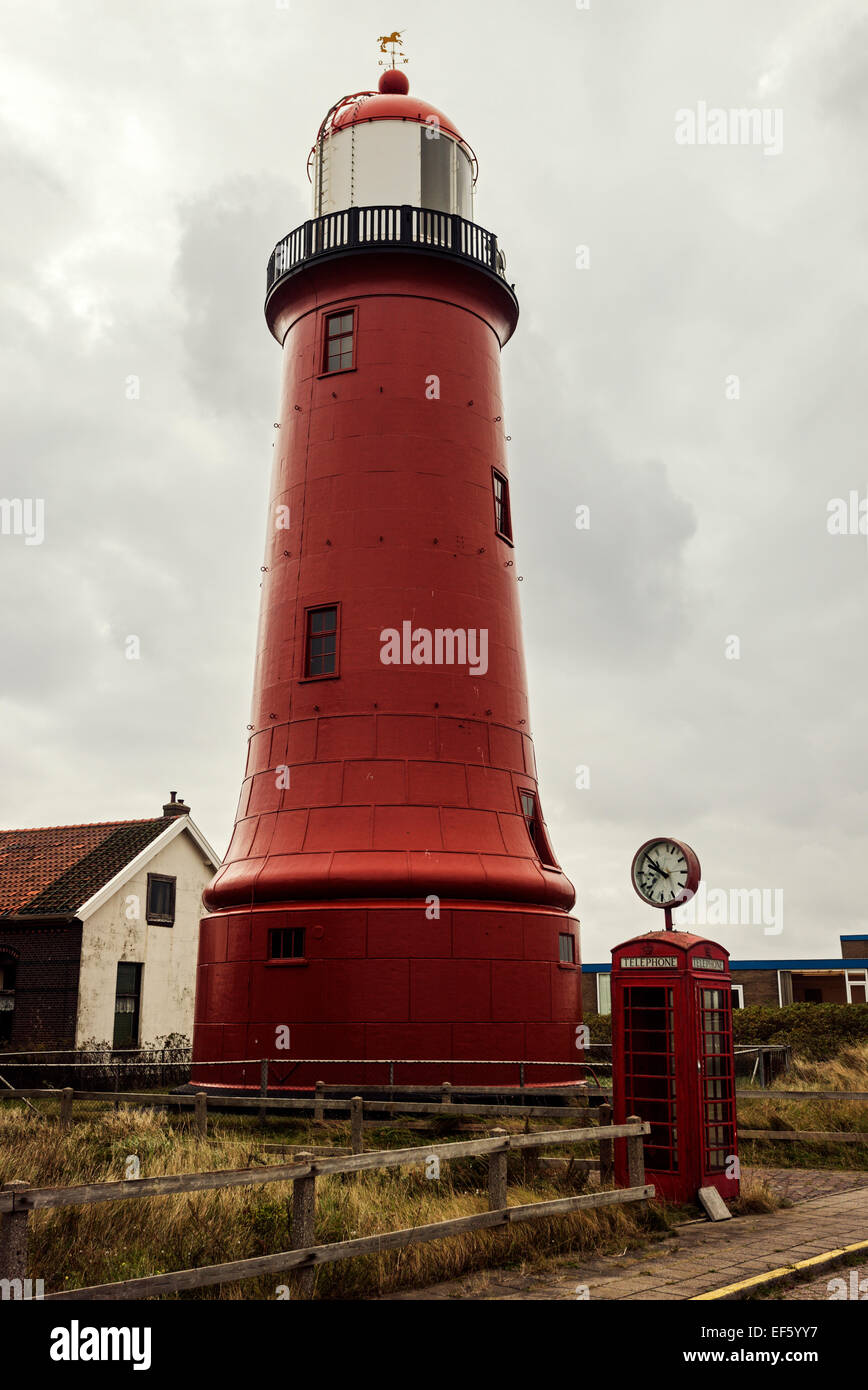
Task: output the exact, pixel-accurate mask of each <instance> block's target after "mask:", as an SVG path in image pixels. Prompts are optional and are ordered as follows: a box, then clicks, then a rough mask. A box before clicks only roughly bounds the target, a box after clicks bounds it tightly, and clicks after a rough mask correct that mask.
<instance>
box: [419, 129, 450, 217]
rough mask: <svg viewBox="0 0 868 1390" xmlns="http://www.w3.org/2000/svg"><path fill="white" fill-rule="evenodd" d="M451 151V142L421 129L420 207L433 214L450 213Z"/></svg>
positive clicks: (437, 133) (432, 132) (437, 134)
mask: <svg viewBox="0 0 868 1390" xmlns="http://www.w3.org/2000/svg"><path fill="white" fill-rule="evenodd" d="M452 150H453V144H452V141H451V140H447V139H446V137H445V136H443V135H441V134H440V132H439V130H437V131H436V133H435V131H432V129H431V127H430V126H424V127H423V128H422V206H423V208H431V209H432V210H433V211H434V212H452V210H453V209H452Z"/></svg>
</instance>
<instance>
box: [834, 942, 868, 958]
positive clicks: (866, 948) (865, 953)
mask: <svg viewBox="0 0 868 1390" xmlns="http://www.w3.org/2000/svg"><path fill="white" fill-rule="evenodd" d="M841 955H842V956H843V958H844V960H865V959H866V957H868V936H863V937H862V939H861V940H860V941H843V940H842V942H841Z"/></svg>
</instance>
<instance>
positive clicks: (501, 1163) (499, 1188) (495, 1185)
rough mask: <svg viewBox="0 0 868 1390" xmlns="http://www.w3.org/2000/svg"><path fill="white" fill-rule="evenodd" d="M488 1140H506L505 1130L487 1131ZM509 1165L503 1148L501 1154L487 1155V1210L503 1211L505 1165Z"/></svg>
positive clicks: (505, 1200) (505, 1197) (507, 1155)
mask: <svg viewBox="0 0 868 1390" xmlns="http://www.w3.org/2000/svg"><path fill="white" fill-rule="evenodd" d="M488 1137H489V1139H506V1138H507V1137H508V1131H507V1130H505V1129H492V1130H489V1134H488ZM508 1163H509V1153H508V1151H507V1149H506V1148H505V1147H504V1149H503V1151H502V1152H499V1153H491V1154H489V1155H488V1210H489V1211H503V1209H504V1207H505V1206H506V1205H507V1196H506V1183H507V1164H508Z"/></svg>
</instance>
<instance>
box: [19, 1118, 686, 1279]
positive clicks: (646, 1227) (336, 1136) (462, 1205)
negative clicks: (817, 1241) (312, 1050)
mask: <svg viewBox="0 0 868 1390" xmlns="http://www.w3.org/2000/svg"><path fill="white" fill-rule="evenodd" d="M576 1122H577V1121H576V1117H575V1115H571V1116H570V1117H569V1119H567V1118H565V1121H564V1124H565V1126H568V1125H574V1124H576ZM579 1123H580V1121H579ZM526 1124H527V1127H528V1128H533V1127H535V1126H534V1125H533V1122H529V1123H527V1122H524V1121H521V1120H515V1119H512V1121H511V1123H510V1122H509V1121H507V1120H504V1121H500V1127H502V1128H505V1129H510V1130H512V1131H513V1132H515V1131H517V1130H519V1131H520V1130H524V1129H525V1127H526ZM544 1127H545V1128H548V1129H550V1128H553V1127H554V1126H553V1125H552V1122H550V1121H546V1122H545V1125H544ZM264 1137H265V1138H266V1139H267V1141H268V1142H281V1141H283V1142H286V1143H293V1144H299V1143H300V1144H304V1143H315V1144H317V1145H320V1146H321V1145H324V1144H328V1143H329V1142H333V1143H335V1144H348V1143H349V1124H348V1123H346V1124H341V1123H335V1124H326V1125H315V1124H313V1123H312V1122H309V1121H306V1120H292V1121H286V1122H281V1123H280V1124H279V1125H277V1124H269V1126H268V1128H267V1131H266V1132H265V1136H264ZM426 1139H427V1142H435V1140H434V1138H433V1137H432V1135H430V1134H428V1135H425V1134H424V1133H422V1132H420V1131H419V1130H418V1129H414V1130H409V1129H407V1130H405V1129H403V1128H402V1127H401V1125H400V1123H384V1125H383V1126H381V1127H380V1126H378V1127H376V1128H372V1129H371V1130H369V1131H367V1132H366V1148H371V1149H373V1148H379V1147H383V1148H406V1147H413V1146H416V1145H423V1144H425V1143H426ZM262 1140H263V1131H262V1129H261V1128H260V1127H259V1126H258V1125H257V1122H256V1120H255V1119H253V1118H252V1117H235V1116H218V1117H214V1119H213V1121H211V1122H210V1124H209V1137H208V1139H206V1140H200V1139H199V1138H198V1137H197V1136H196V1135H195V1133H194V1132H193V1130H192V1128H191V1124H190V1121H189V1119H188V1118H186V1117H183V1118H178V1117H176V1116H174V1115H166V1114H162V1113H160V1112H157V1111H152V1110H137V1109H133V1108H132V1107H128V1106H122V1107H120V1108H119V1109H118V1110H117V1111H115V1110H114V1109H113V1108H110V1107H107V1108H106V1109H105V1110H103V1111H102V1112H101V1113H95V1114H94V1115H93V1116H92V1117H89V1118H88V1119H86V1120H84V1121H82V1122H80V1123H79V1122H76V1124H74V1125H73V1126H72V1127H71V1128H70V1129H68V1130H62V1129H60V1127H59V1125H57V1124H56V1123H55V1122H53V1121H50V1120H49V1121H44V1122H42V1123H40V1122H39V1121H38V1120H37V1119H36V1117H35V1116H34V1115H33V1114H32V1113H30V1112H28V1111H26V1110H22V1109H20V1108H18V1107H17V1106H16V1107H15V1108H14V1109H13V1107H12V1103H10V1105H9V1106H3V1107H0V1182H8V1181H10V1180H12V1179H24V1180H25V1181H28V1182H30V1183H31V1184H33V1185H35V1186H40V1187H43V1186H58V1187H59V1186H72V1185H76V1184H79V1183H89V1182H103V1181H107V1180H112V1179H119V1178H123V1177H124V1176H125V1175H126V1173H125V1169H126V1160H127V1158H128V1156H130V1155H136V1156H137V1157H138V1158H139V1160H140V1163H141V1176H142V1177H153V1176H158V1175H164V1174H170V1173H186V1172H190V1173H192V1172H199V1171H211V1170H216V1169H223V1168H246V1167H249V1166H251V1165H255V1164H256V1163H261V1162H267V1163H269V1164H274V1163H280V1162H281V1161H282V1160H281V1156H280V1155H279V1154H275V1153H266V1151H265V1150H264V1149H263V1147H262ZM570 1151H572V1152H573V1153H574V1154H581V1153H584V1154H587V1155H589V1154H590V1151H591V1150H590V1146H588V1145H583V1146H570ZM586 1183H587V1174H586V1173H585V1172H584V1170H575V1169H573V1170H572V1171H570V1172H568V1173H567V1174H565V1175H564V1176H561V1177H554V1176H552V1175H545V1176H542V1177H539V1178H536V1179H534V1180H533V1181H527V1182H526V1181H525V1178H524V1170H523V1163H522V1157H521V1155H520V1154H519V1153H514V1154H511V1155H510V1191H509V1200H510V1204H511V1205H518V1204H522V1203H528V1202H533V1201H545V1200H549V1199H553V1198H557V1197H563V1196H565V1195H570V1194H571V1193H574V1192H578V1191H581V1190H582V1189H583V1188H584V1187H585V1185H586ZM317 1191H318V1202H317V1236H316V1238H317V1242H318V1243H321V1244H325V1243H329V1242H332V1241H337V1240H346V1239H352V1238H353V1237H357V1236H367V1235H375V1234H377V1233H379V1232H387V1231H391V1230H399V1229H403V1228H405V1227H412V1226H418V1225H424V1224H427V1223H429V1222H435V1221H445V1220H450V1219H453V1218H455V1217H460V1216H468V1215H471V1214H473V1213H476V1212H480V1211H485V1210H486V1209H487V1205H488V1193H487V1164H486V1163H485V1161H483V1160H478V1159H472V1158H471V1159H462V1160H457V1161H456V1162H454V1163H445V1162H444V1163H443V1165H442V1168H441V1178H440V1180H439V1181H437V1182H429V1181H428V1180H427V1179H426V1178H425V1176H424V1171H423V1169H422V1166H421V1165H416V1166H414V1167H410V1168H402V1169H389V1170H384V1171H373V1172H369V1173H364V1174H361V1175H359V1176H358V1177H357V1178H348V1177H344V1176H343V1175H335V1176H332V1177H325V1178H321V1179H320V1180H319V1182H318V1183H317ZM291 1199H292V1184H291V1183H279V1184H272V1185H269V1186H268V1187H259V1188H257V1187H250V1188H229V1189H222V1190H218V1191H211V1192H207V1191H206V1192H200V1193H190V1194H179V1195H176V1196H171V1197H155V1198H145V1199H137V1200H135V1201H121V1202H107V1203H102V1204H99V1205H94V1206H83V1207H73V1208H63V1209H59V1210H49V1211H38V1212H35V1213H34V1214H33V1215H32V1217H31V1219H30V1260H29V1272H30V1273H31V1275H32V1277H33V1278H41V1279H44V1281H45V1286H46V1289H47V1290H48V1291H51V1292H55V1291H59V1290H61V1289H63V1288H75V1287H82V1286H85V1285H88V1284H98V1283H110V1282H114V1281H116V1280H122V1279H131V1278H137V1277H140V1276H144V1275H152V1274H161V1273H166V1272H168V1271H171V1270H173V1269H188V1268H194V1267H197V1266H201V1265H209V1264H219V1263H222V1262H225V1261H229V1260H239V1259H247V1258H251V1257H253V1256H256V1255H263V1254H273V1253H276V1252H277V1251H280V1250H285V1249H288V1248H289V1247H290V1245H291V1236H292V1230H291V1226H292V1213H291V1206H292V1200H291ZM661 1224H663V1225H665V1219H664V1218H661V1216H660V1214H659V1213H656V1212H654V1210H653V1209H650V1210H643V1209H642V1208H641V1207H640V1206H638V1205H633V1204H630V1205H627V1206H623V1207H611V1208H602V1209H600V1210H597V1211H580V1212H575V1213H573V1214H571V1215H570V1216H567V1217H561V1218H557V1219H552V1220H540V1221H534V1222H527V1223H521V1224H518V1225H516V1226H514V1227H509V1228H506V1229H504V1230H495V1231H481V1232H471V1233H467V1234H464V1235H460V1236H456V1237H452V1238H450V1239H448V1240H442V1241H436V1242H432V1243H430V1244H426V1245H414V1246H408V1247H407V1248H406V1249H404V1250H399V1251H390V1252H387V1253H385V1254H383V1255H371V1256H366V1257H364V1258H361V1259H356V1260H347V1261H342V1262H340V1263H337V1264H334V1265H330V1266H325V1267H324V1268H322V1269H320V1270H318V1271H317V1282H316V1295H315V1296H317V1297H320V1298H364V1297H370V1296H376V1295H377V1294H381V1293H388V1292H390V1291H393V1290H397V1289H399V1288H406V1287H411V1286H424V1285H427V1284H431V1283H436V1282H439V1281H441V1280H447V1279H453V1278H456V1277H457V1276H459V1275H462V1274H466V1273H469V1272H471V1271H474V1270H479V1269H484V1268H488V1267H492V1266H500V1267H502V1266H504V1265H512V1266H516V1265H518V1266H523V1265H526V1264H534V1263H538V1262H539V1261H541V1260H545V1259H547V1258H549V1257H551V1256H554V1255H562V1254H565V1253H572V1254H574V1255H576V1256H580V1257H583V1258H587V1257H590V1256H593V1255H598V1254H603V1253H606V1252H609V1251H612V1250H616V1249H617V1250H621V1249H623V1248H624V1247H625V1246H630V1247H632V1246H634V1245H636V1244H637V1243H639V1242H642V1241H643V1240H646V1239H648V1238H649V1236H653V1235H654V1234H655V1233H656V1232H659V1230H660V1229H661ZM290 1283H291V1278H290V1276H289V1275H278V1276H272V1277H270V1278H268V1279H265V1280H245V1281H244V1282H243V1283H239V1284H235V1285H223V1286H222V1287H217V1288H214V1289H202V1290H196V1291H193V1292H191V1293H187V1294H183V1295H178V1297H182V1298H193V1299H198V1298H206V1299H250V1298H260V1299H272V1298H275V1297H276V1295H277V1289H278V1286H279V1285H281V1284H290Z"/></svg>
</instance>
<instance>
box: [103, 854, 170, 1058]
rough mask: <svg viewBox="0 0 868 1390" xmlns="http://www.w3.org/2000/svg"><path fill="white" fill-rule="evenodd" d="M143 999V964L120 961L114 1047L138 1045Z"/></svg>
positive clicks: (116, 995) (116, 994) (116, 992)
mask: <svg viewBox="0 0 868 1390" xmlns="http://www.w3.org/2000/svg"><path fill="white" fill-rule="evenodd" d="M173 882H174V880H173ZM141 999H142V966H141V965H136V964H134V963H133V962H131V961H124V960H122V961H118V977H117V986H116V989H115V1030H114V1038H113V1039H112V1046H113V1047H116V1048H125V1047H138V1045H139V1010H140V1005H141Z"/></svg>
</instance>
